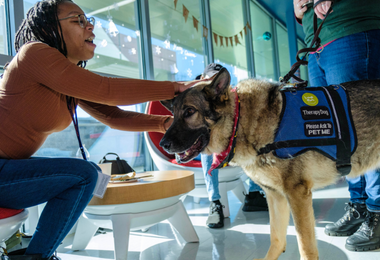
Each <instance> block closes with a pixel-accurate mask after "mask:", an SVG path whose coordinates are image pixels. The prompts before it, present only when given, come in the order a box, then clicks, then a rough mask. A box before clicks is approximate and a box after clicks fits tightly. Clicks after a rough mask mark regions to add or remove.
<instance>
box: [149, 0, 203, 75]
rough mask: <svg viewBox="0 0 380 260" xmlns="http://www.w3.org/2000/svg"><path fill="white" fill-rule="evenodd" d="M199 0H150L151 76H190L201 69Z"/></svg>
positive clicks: (201, 50)
mask: <svg viewBox="0 0 380 260" xmlns="http://www.w3.org/2000/svg"><path fill="white" fill-rule="evenodd" d="M199 8H200V5H199V2H198V0H195V1H194V0H179V1H177V3H176V4H175V3H174V2H173V0H151V1H149V18H150V29H151V36H152V54H153V66H154V77H155V79H156V80H177V81H178V80H180V81H187V80H193V79H194V78H195V77H196V76H197V75H199V74H201V73H202V72H203V69H204V66H205V65H204V60H205V56H204V54H203V52H204V51H203V47H202V35H203V26H202V23H201V17H200V10H199Z"/></svg>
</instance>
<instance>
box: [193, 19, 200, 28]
mask: <svg viewBox="0 0 380 260" xmlns="http://www.w3.org/2000/svg"><path fill="white" fill-rule="evenodd" d="M198 23H199V21H198V20H197V19H196V18H195V17H194V16H193V25H194V28H195V29H197V31H198Z"/></svg>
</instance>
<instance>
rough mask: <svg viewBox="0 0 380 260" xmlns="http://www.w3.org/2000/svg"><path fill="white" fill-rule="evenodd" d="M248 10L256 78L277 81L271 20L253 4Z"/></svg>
mask: <svg viewBox="0 0 380 260" xmlns="http://www.w3.org/2000/svg"><path fill="white" fill-rule="evenodd" d="M250 9H251V21H252V41H253V51H254V60H255V72H256V77H257V78H267V79H273V80H277V75H276V73H275V71H276V70H275V66H276V60H275V58H274V44H273V36H274V35H273V28H272V27H273V26H272V24H273V21H272V18H271V17H270V16H269V15H267V14H266V13H265V12H264V11H263V10H262V9H261V8H260V7H258V6H257V5H256V4H254V3H253V2H251V7H250Z"/></svg>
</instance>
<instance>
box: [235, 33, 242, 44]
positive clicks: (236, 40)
mask: <svg viewBox="0 0 380 260" xmlns="http://www.w3.org/2000/svg"><path fill="white" fill-rule="evenodd" d="M238 44H241V43H240V41H239V38H238V35H237V34H236V35H235V45H238Z"/></svg>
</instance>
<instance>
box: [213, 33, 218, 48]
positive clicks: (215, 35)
mask: <svg viewBox="0 0 380 260" xmlns="http://www.w3.org/2000/svg"><path fill="white" fill-rule="evenodd" d="M213 35H214V42H215V45H216V46H218V35H217V34H216V33H213Z"/></svg>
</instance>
